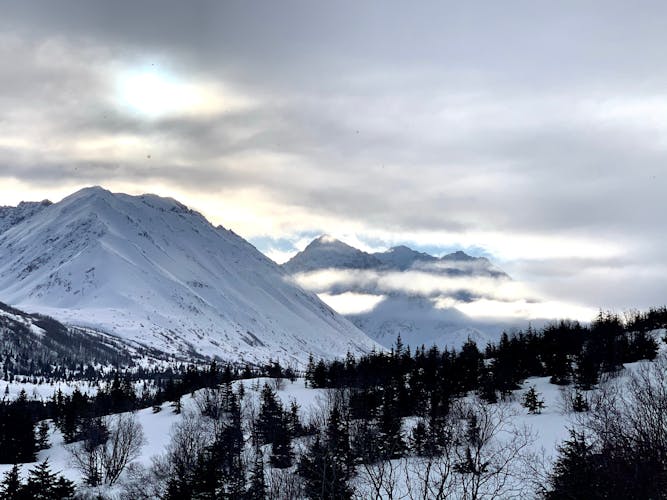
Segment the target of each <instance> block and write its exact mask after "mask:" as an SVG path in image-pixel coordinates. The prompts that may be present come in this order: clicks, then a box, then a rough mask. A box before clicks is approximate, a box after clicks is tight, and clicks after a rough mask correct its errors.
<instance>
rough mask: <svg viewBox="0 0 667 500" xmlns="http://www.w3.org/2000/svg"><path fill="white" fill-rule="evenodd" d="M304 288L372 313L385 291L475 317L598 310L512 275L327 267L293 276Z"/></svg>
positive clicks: (577, 314)
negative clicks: (547, 294) (543, 292)
mask: <svg viewBox="0 0 667 500" xmlns="http://www.w3.org/2000/svg"><path fill="white" fill-rule="evenodd" d="M294 279H295V280H296V282H297V283H298V284H299V285H301V286H302V287H304V288H306V289H308V290H311V291H313V292H315V293H317V294H318V295H319V296H320V298H322V299H323V300H324V301H325V302H327V303H328V304H329V305H331V306H332V307H333V308H334V309H336V310H337V311H338V312H340V313H342V314H359V313H364V312H370V311H372V310H373V308H374V307H376V306H377V305H378V304H380V303H381V302H382V301H383V300H384V299H385V298H386V297H387V296H406V297H423V298H427V299H429V300H430V301H432V303H433V305H434V307H435V308H438V309H450V308H455V309H457V310H459V311H460V312H462V313H464V314H465V315H466V316H469V317H470V318H473V319H484V320H493V319H498V320H507V319H511V320H520V319H525V320H537V319H540V320H547V319H555V318H563V319H564V318H569V319H577V320H581V321H589V320H590V319H592V318H593V316H594V314H595V312H596V310H595V309H593V308H589V307H585V306H579V305H575V304H571V303H567V302H563V301H558V300H549V299H544V298H542V297H540V296H539V295H538V294H536V293H535V292H534V291H532V290H531V289H529V287H527V286H525V285H524V284H522V283H519V282H517V281H513V280H511V279H509V278H505V277H499V278H491V277H471V276H446V275H442V274H437V273H429V272H426V271H424V270H407V271H402V272H397V271H377V270H357V269H326V270H320V271H313V272H308V273H299V274H296V275H295V276H294Z"/></svg>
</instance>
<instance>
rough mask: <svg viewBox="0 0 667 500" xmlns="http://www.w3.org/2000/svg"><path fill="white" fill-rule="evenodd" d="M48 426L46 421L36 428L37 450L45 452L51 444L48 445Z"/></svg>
mask: <svg viewBox="0 0 667 500" xmlns="http://www.w3.org/2000/svg"><path fill="white" fill-rule="evenodd" d="M49 430H50V429H49V424H48V423H47V422H46V420H42V421H41V422H40V423H39V426H38V427H37V449H38V450H46V449H48V448H49V447H50V446H51V444H50V443H49Z"/></svg>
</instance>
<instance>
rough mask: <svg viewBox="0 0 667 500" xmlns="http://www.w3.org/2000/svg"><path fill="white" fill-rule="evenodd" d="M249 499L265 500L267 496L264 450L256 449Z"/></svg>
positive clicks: (248, 493) (247, 495) (247, 494)
mask: <svg viewBox="0 0 667 500" xmlns="http://www.w3.org/2000/svg"><path fill="white" fill-rule="evenodd" d="M246 498H247V499H248V500H264V499H265V498H266V479H265V477H264V456H263V454H262V450H261V449H260V448H259V447H257V449H256V450H255V461H254V463H253V467H252V471H251V476H250V486H249V487H248V491H247V493H246Z"/></svg>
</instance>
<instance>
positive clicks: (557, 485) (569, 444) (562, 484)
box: [545, 430, 601, 500]
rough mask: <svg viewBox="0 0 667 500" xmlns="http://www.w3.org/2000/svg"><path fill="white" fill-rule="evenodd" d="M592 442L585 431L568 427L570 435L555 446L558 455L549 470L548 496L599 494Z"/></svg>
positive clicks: (557, 499)
mask: <svg viewBox="0 0 667 500" xmlns="http://www.w3.org/2000/svg"><path fill="white" fill-rule="evenodd" d="M592 450H593V447H592V445H590V444H588V443H587V441H586V437H585V436H584V434H582V433H579V432H576V431H574V430H570V439H569V440H567V441H565V442H564V443H563V444H562V445H560V446H559V447H558V459H557V460H556V462H555V464H554V467H553V471H552V473H551V476H550V479H549V483H550V486H551V488H550V490H549V491H548V492H547V493H546V495H545V496H546V498H547V499H548V500H560V499H567V498H582V499H584V498H586V499H589V498H590V499H594V498H601V497H600V495H599V491H600V486H601V485H599V484H596V479H595V478H596V477H598V474H597V471H596V466H595V461H594V454H593V451H592Z"/></svg>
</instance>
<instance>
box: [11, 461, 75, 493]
mask: <svg viewBox="0 0 667 500" xmlns="http://www.w3.org/2000/svg"><path fill="white" fill-rule="evenodd" d="M22 490H23V491H24V492H25V494H26V495H27V497H28V498H32V499H33V500H54V499H68V498H73V497H74V483H72V482H71V481H68V480H67V479H65V478H64V477H58V475H57V474H55V473H53V472H52V471H51V467H50V466H49V461H48V459H46V460H44V461H43V462H41V463H39V464H37V465H36V466H35V467H34V468H32V469H30V471H29V474H28V482H27V483H26V485H25V486H24V487H23V488H22Z"/></svg>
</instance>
